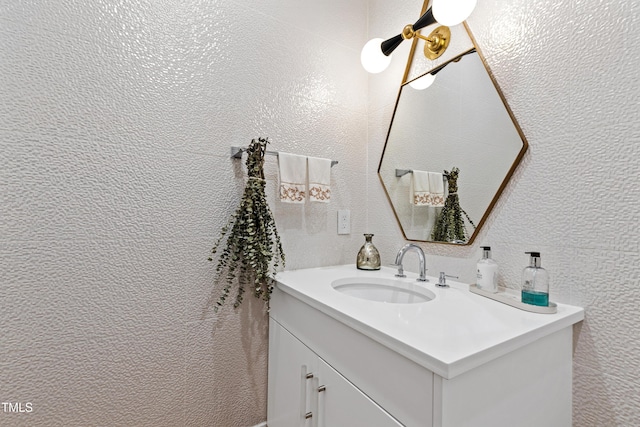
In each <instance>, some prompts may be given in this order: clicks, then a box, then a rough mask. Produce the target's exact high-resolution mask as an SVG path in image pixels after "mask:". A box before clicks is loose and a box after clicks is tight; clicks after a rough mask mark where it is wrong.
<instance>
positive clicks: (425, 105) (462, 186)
mask: <svg viewBox="0 0 640 427" xmlns="http://www.w3.org/2000/svg"><path fill="white" fill-rule="evenodd" d="M434 71H436V72H437V74H436V78H435V80H434V81H433V83H432V84H431V86H429V87H428V88H427V89H425V90H416V89H414V88H413V87H411V86H410V85H409V83H407V84H404V85H403V86H402V88H401V90H400V94H399V96H398V101H397V104H396V111H395V113H394V116H393V119H392V122H391V126H390V129H389V133H388V136H387V142H386V145H385V149H384V152H383V154H382V158H381V160H380V166H379V168H378V174H379V176H380V179H381V181H382V184H383V186H384V188H385V191H386V193H387V196H388V198H389V201H390V202H391V205H392V207H393V210H394V212H395V215H396V218H397V219H398V222H399V224H400V227H401V229H402V232H403V234H404V236H405V238H406V239H408V240H417V241H431V242H444V243H454V244H469V243H471V242H472V241H473V239H474V238H475V236H476V234H477V232H478V230H479V228H480V227H481V226H482V224H483V223H484V221H485V219H486V216H487V215H488V213H489V211H490V210H491V208H492V207H493V204H494V203H495V201H496V200H497V198H498V196H499V195H500V192H501V191H502V189H503V188H504V185H505V184H506V182H507V181H508V179H509V177H510V176H511V174H512V172H513V169H515V167H516V165H517V163H518V162H519V161H520V159H521V157H522V155H523V154H524V152H525V150H526V148H527V144H526V141H525V140H524V139H523V138H522V136H521V133H520V130H519V128H518V126H517V124H516V123H515V121H514V120H513V119H512V117H511V115H510V113H509V111H508V109H507V107H506V106H505V104H504V102H503V100H502V97H501V95H500V93H499V92H498V90H497V89H496V85H494V82H493V80H492V79H491V77H490V76H489V73H488V71H487V69H486V68H485V66H484V63H483V61H482V59H481V58H480V56H479V54H478V53H477V52H476V50H475V48H474V49H471V50H468V51H466V52H464V53H463V54H462V55H460V56H459V57H458V58H456V61H452V62H449V63H447V64H446V65H445V66H439V67H437V68H434V69H432V70H430V72H434ZM453 174H455V180H453V181H452V175H453Z"/></svg>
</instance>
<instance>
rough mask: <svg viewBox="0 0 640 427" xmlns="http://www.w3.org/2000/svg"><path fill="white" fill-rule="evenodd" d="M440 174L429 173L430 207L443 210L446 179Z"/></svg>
mask: <svg viewBox="0 0 640 427" xmlns="http://www.w3.org/2000/svg"><path fill="white" fill-rule="evenodd" d="M443 178H444V177H443V175H442V174H441V173H438V172H429V193H430V194H429V202H428V203H427V204H428V205H429V206H434V207H436V208H441V207H443V206H444V179H443Z"/></svg>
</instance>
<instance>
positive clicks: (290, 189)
mask: <svg viewBox="0 0 640 427" xmlns="http://www.w3.org/2000/svg"><path fill="white" fill-rule="evenodd" d="M278 166H279V170H280V201H281V202H283V203H304V202H305V196H306V194H307V186H306V184H305V183H306V180H307V158H306V157H305V156H298V155H297V154H289V153H283V152H280V153H279V154H278Z"/></svg>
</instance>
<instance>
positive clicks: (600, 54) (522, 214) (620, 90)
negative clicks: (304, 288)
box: [369, 0, 640, 427]
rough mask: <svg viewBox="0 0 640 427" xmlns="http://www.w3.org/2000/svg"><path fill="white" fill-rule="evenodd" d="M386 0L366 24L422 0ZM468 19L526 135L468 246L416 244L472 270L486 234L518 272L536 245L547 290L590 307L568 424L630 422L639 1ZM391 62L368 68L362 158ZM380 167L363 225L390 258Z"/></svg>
mask: <svg viewBox="0 0 640 427" xmlns="http://www.w3.org/2000/svg"><path fill="white" fill-rule="evenodd" d="M388 3H389V2H386V1H384V0H371V2H370V11H371V12H370V28H369V32H370V35H371V36H373V35H374V34H383V35H387V34H394V33H396V32H398V29H399V28H402V25H404V23H406V22H411V21H412V20H414V19H415V16H417V14H418V13H419V10H420V8H421V5H422V2H421V1H420V0H415V1H414V0H412V1H408V2H405V3H406V4H403V5H400V6H399V7H400V8H401V9H402V10H400V11H397V12H393V15H392V18H391V19H388V20H384V19H382V17H383V16H384V15H385V13H386V12H388V13H391V10H390V9H396V8H398V5H393V6H391V5H389V4H388ZM398 15H403V16H404V18H403V21H406V22H403V23H400V24H398V22H395V21H394V19H395V17H396V16H398ZM468 23H469V25H470V27H471V30H472V32H473V33H474V35H475V37H476V38H477V40H478V44H479V46H480V48H481V50H482V52H483V53H484V55H485V56H486V59H487V62H488V63H489V65H490V66H491V68H492V71H493V73H494V75H495V77H496V79H497V81H498V83H499V84H500V86H501V87H502V89H503V92H504V95H505V96H506V99H507V102H508V103H509V105H510V106H511V108H512V109H513V112H514V114H515V116H516V118H517V120H518V122H519V123H520V125H521V127H522V129H523V131H524V134H525V135H526V137H527V139H528V142H529V144H530V147H529V151H528V152H527V154H526V155H525V158H524V161H523V163H522V164H521V165H520V167H519V168H518V170H517V172H516V173H515V175H514V177H513V179H512V181H511V183H510V184H509V185H508V187H507V189H506V191H505V193H503V195H502V197H501V199H500V201H499V202H498V204H497V206H496V207H495V209H494V211H493V213H492V214H491V216H490V218H489V220H488V222H487V223H486V224H485V227H484V229H483V231H482V232H481V234H480V236H479V237H478V239H477V240H476V243H475V244H474V245H473V246H472V247H467V248H458V247H451V246H441V245H436V244H424V245H423V247H424V249H425V251H426V252H427V253H428V255H429V256H428V267H429V268H430V273H431V274H432V275H434V274H437V272H438V271H443V270H444V271H447V272H448V273H452V274H456V275H460V276H461V278H462V279H463V280H464V281H466V282H472V281H473V280H474V268H475V262H476V259H477V258H479V257H480V256H481V253H480V249H479V246H480V245H481V244H490V245H491V246H492V248H493V254H494V257H495V259H496V260H497V261H498V262H499V264H500V266H501V281H502V283H504V284H505V285H514V284H518V283H519V282H520V273H521V269H522V267H524V266H525V265H526V263H527V256H526V255H525V254H524V251H526V250H539V251H541V252H542V263H543V265H544V266H545V267H547V268H548V269H549V271H550V273H551V277H552V283H551V297H552V299H553V300H556V301H560V302H566V303H571V304H575V305H579V306H582V307H585V309H586V319H585V321H584V322H583V323H582V325H581V326H579V327H576V329H575V353H574V356H575V363H574V377H575V381H574V425H575V426H576V427H586V426H624V427H626V426H636V425H640V395H639V394H638V393H637V390H638V387H639V386H640V374H639V372H640V352H638V351H637V347H638V346H637V343H638V341H639V340H640V332H639V331H640V316H638V314H637V307H638V306H639V305H640V297H639V296H638V292H637V288H638V286H639V285H640V243H639V242H640V232H639V230H640V228H639V227H638V223H639V221H640V214H639V212H640V173H639V169H640V110H639V109H638V98H639V97H640V85H639V84H638V79H637V74H638V69H640V55H638V50H637V46H638V44H639V43H640V3H638V2H619V1H614V0H604V1H598V2H595V1H592V2H589V1H583V0H567V1H563V2H557V1H552V0H542V1H537V2H531V1H528V0H480V1H479V2H478V7H477V9H476V11H475V12H474V14H473V15H472V16H471V17H470V19H469V21H468ZM383 37H384V36H383ZM405 58H406V55H404V56H402V57H401V56H400V55H398V58H397V59H395V60H394V61H396V62H397V63H401V62H404V60H405ZM402 65H404V64H402ZM394 67H397V68H394V69H392V70H391V71H390V72H388V73H386V74H385V75H379V76H373V77H372V78H371V79H370V93H371V94H372V95H371V96H370V116H369V130H370V138H369V141H370V145H369V153H370V159H369V162H370V165H371V166H372V167H373V166H374V165H375V164H377V161H378V159H379V155H380V153H381V151H382V147H383V144H384V138H385V136H386V131H387V128H386V125H388V119H389V118H390V115H391V112H392V108H393V104H394V102H395V97H396V91H395V90H394V89H393V87H392V86H394V85H395V86H396V87H397V85H398V84H399V83H400V80H401V78H402V69H401V66H400V65H395V64H394ZM376 87H377V89H376ZM376 181H377V178H376V177H375V176H370V177H369V183H370V187H371V191H370V195H371V196H370V199H369V206H370V209H369V215H370V223H369V228H370V230H372V232H375V233H377V234H378V243H379V246H380V249H381V251H382V255H383V262H390V261H391V260H392V259H393V255H394V254H395V251H396V250H397V249H398V248H399V247H400V245H401V244H402V243H403V242H402V241H401V233H400V231H399V228H398V226H397V225H396V224H395V219H394V217H393V214H392V212H391V210H390V209H389V208H388V206H387V202H386V200H385V196H384V193H383V192H382V189H381V188H380V185H379V183H377V182H376Z"/></svg>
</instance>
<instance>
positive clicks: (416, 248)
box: [395, 243, 427, 282]
mask: <svg viewBox="0 0 640 427" xmlns="http://www.w3.org/2000/svg"><path fill="white" fill-rule="evenodd" d="M410 250H413V251H416V252H417V253H418V260H419V262H420V277H419V278H418V279H417V280H418V281H420V282H426V281H427V269H426V261H425V256H424V251H423V250H422V248H421V247H420V246H418V245H415V244H413V243H407V244H406V245H404V246H403V247H402V248H400V250H399V251H398V254H397V255H396V262H395V265H396V266H397V267H398V274H396V277H406V276H405V274H404V267H403V266H402V260H403V259H404V255H405V254H406V253H407V252H409V251H410Z"/></svg>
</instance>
